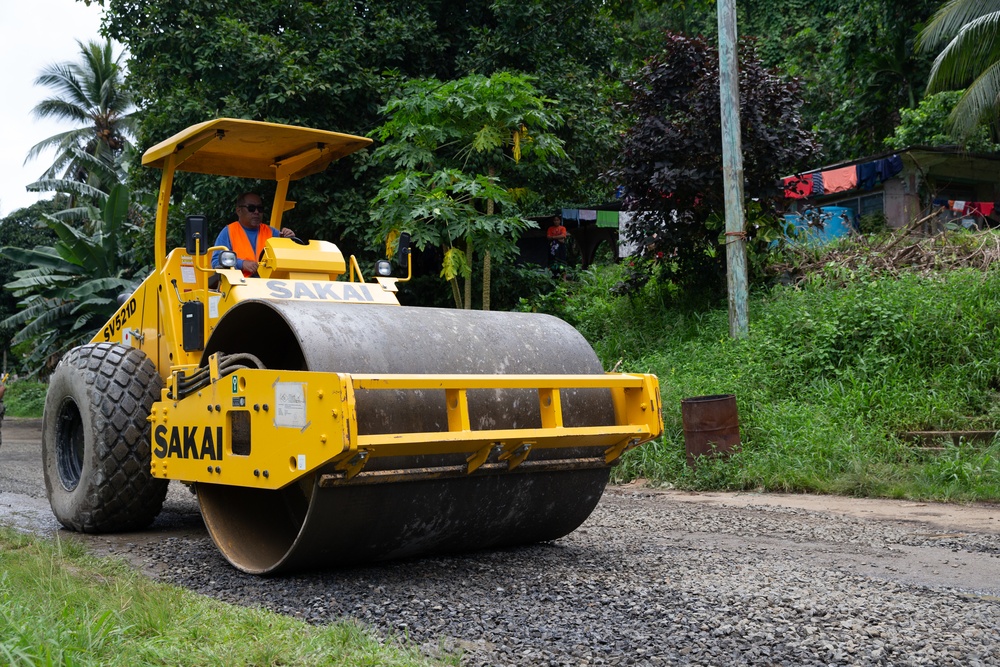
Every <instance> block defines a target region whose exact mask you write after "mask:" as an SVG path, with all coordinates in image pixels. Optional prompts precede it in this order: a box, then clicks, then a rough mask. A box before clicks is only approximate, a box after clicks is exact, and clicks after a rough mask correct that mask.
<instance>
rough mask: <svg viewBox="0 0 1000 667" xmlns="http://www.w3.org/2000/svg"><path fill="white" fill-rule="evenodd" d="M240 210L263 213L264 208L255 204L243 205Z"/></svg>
mask: <svg viewBox="0 0 1000 667" xmlns="http://www.w3.org/2000/svg"><path fill="white" fill-rule="evenodd" d="M242 208H245V209H246V210H247V211H249V212H250V213H263V212H264V207H263V206H258V205H257V204H244V205H243V207H242Z"/></svg>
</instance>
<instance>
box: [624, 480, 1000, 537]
mask: <svg viewBox="0 0 1000 667" xmlns="http://www.w3.org/2000/svg"><path fill="white" fill-rule="evenodd" d="M636 491H642V492H643V493H651V494H655V495H659V496H665V497H666V498H669V499H670V500H671V501H673V502H678V503H692V504H698V505H711V506H714V507H731V508H745V507H754V506H767V507H791V508H796V509H802V510H808V511H812V512H827V513H831V514H841V515H844V516H851V517H856V518H862V519H874V520H882V521H905V522H913V523H916V524H925V525H926V526H928V527H933V528H934V529H936V530H940V531H945V532H976V533H989V534H994V535H997V534H1000V504H991V503H969V504H958V503H937V502H914V501H912V500H892V499H887V498H851V497H847V496H818V495H807V494H793V493H753V492H723V491H704V492H696V491H677V490H667V489H658V488H655V487H650V486H649V485H648V484H647V483H646V482H645V481H644V480H639V481H636V482H632V483H630V484H623V485H621V486H617V487H612V488H610V489H609V491H608V493H634V492H636Z"/></svg>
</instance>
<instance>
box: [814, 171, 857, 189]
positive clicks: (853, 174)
mask: <svg viewBox="0 0 1000 667" xmlns="http://www.w3.org/2000/svg"><path fill="white" fill-rule="evenodd" d="M822 173H823V189H824V190H826V194H828V195H829V194H833V193H834V192H844V191H845V190H853V189H854V188H855V187H856V186H857V184H858V170H857V169H855V168H854V167H853V166H851V167H841V168H840V169H828V170H827V171H824V172H822Z"/></svg>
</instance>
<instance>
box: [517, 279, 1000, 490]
mask: <svg viewBox="0 0 1000 667" xmlns="http://www.w3.org/2000/svg"><path fill="white" fill-rule="evenodd" d="M831 270H834V271H835V270H836V267H834V268H833V269H831ZM625 271H627V269H626V268H623V267H599V268H595V269H593V270H591V271H588V272H584V273H582V274H580V276H579V282H578V283H576V285H574V287H573V290H572V292H570V291H569V290H566V291H565V292H564V293H562V294H560V295H559V296H558V298H557V299H549V300H548V301H547V302H543V301H539V302H538V303H540V304H541V305H542V306H543V307H542V308H539V309H542V310H544V309H545V308H544V306H546V305H549V304H552V303H556V304H558V309H557V310H556V312H555V314H558V315H561V316H563V317H564V318H566V319H568V320H569V321H570V322H572V323H573V324H574V325H575V326H577V328H578V329H579V330H580V331H581V332H582V333H583V334H584V335H585V336H587V338H588V340H590V341H591V343H592V344H593V346H594V349H595V350H596V351H597V353H598V356H599V357H601V360H602V362H603V363H604V365H605V367H606V368H612V367H614V366H616V365H617V366H618V367H619V368H620V369H621V370H626V371H635V372H652V373H656V374H657V376H658V377H659V379H660V390H661V394H662V397H663V404H664V419H665V422H666V424H665V425H666V435H665V436H664V437H663V438H662V440H661V441H659V442H656V443H650V444H647V445H645V446H643V447H641V448H639V449H638V450H635V451H633V452H630V453H629V454H627V455H626V457H625V459H624V461H623V464H622V465H621V466H619V467H618V468H617V469H616V471H615V475H616V478H617V479H618V480H620V481H623V480H627V479H631V478H635V477H645V478H648V479H650V480H653V481H655V482H658V483H661V484H669V485H673V486H677V487H680V488H690V489H731V490H738V489H756V490H769V491H789V492H797V491H809V492H817V493H837V494H846V495H856V496H884V497H906V498H914V499H938V500H988V501H997V500H1000V468H998V465H997V463H996V461H997V456H998V454H1000V445H998V444H997V443H996V442H994V443H993V444H991V445H980V446H977V447H974V446H971V445H963V446H962V447H957V448H955V447H949V448H947V449H946V450H945V452H944V454H941V455H936V456H928V455H926V454H923V453H921V452H920V451H919V450H917V449H916V448H914V447H913V446H912V445H911V444H909V443H907V442H904V441H903V440H902V439H901V438H900V437H899V434H901V433H903V432H905V431H911V430H998V429H1000V400H998V399H1000V346H998V345H997V340H998V339H1000V336H998V333H1000V271H985V272H984V271H980V270H974V269H960V270H955V271H949V272H945V273H938V274H930V275H917V274H914V273H909V274H906V273H904V274H901V275H899V276H888V277H878V276H871V275H869V276H861V275H855V276H853V280H852V281H851V282H847V283H845V282H844V280H843V275H841V274H842V272H836V275H835V276H834V277H832V278H831V279H830V280H825V279H824V276H823V275H822V274H818V275H816V276H814V278H813V279H812V280H810V281H809V282H807V283H806V284H804V285H801V286H798V287H776V288H773V289H770V290H767V291H762V292H760V293H757V294H754V295H752V296H751V300H750V304H749V313H750V335H749V336H748V337H747V338H746V339H744V340H732V339H730V337H729V328H728V315H727V310H726V305H725V304H724V303H720V304H716V305H715V306H714V307H710V308H704V306H702V308H701V309H692V308H690V307H684V306H678V305H676V303H675V301H674V297H675V295H674V294H673V293H672V292H671V291H670V289H669V288H665V287H663V286H662V285H659V284H658V283H657V279H656V276H655V275H654V276H653V277H652V278H651V279H650V280H649V281H648V282H647V283H646V284H645V285H643V286H642V288H641V289H640V290H638V291H636V292H635V293H634V294H633V295H632V296H615V295H614V294H613V290H612V289H611V288H612V287H613V286H614V285H616V284H618V283H619V282H620V281H621V279H622V275H623V273H624V272H625ZM834 278H835V279H834ZM526 309H527V308H526ZM727 393H733V394H736V397H737V404H738V408H739V416H740V424H741V439H742V444H743V446H742V450H741V451H740V452H739V453H737V454H736V455H734V456H732V457H731V458H730V459H728V460H724V461H711V462H705V463H704V464H702V465H699V466H698V467H697V468H696V469H691V468H689V467H688V466H687V465H686V464H685V452H684V437H683V429H682V421H681V411H680V402H681V399H683V398H687V397H692V396H702V395H711V394H727Z"/></svg>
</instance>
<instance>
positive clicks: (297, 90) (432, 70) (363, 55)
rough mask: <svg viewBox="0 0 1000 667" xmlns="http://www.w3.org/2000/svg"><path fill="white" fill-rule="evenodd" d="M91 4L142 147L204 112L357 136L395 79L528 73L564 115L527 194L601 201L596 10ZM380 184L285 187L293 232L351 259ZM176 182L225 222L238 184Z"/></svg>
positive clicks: (359, 179) (603, 101)
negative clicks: (558, 160)
mask: <svg viewBox="0 0 1000 667" xmlns="http://www.w3.org/2000/svg"><path fill="white" fill-rule="evenodd" d="M103 4H104V5H105V7H106V9H107V14H106V25H107V28H108V31H109V34H110V36H111V37H113V38H115V39H117V40H119V41H120V42H121V43H123V44H124V45H126V47H127V48H128V50H129V52H130V59H129V83H130V85H131V86H132V87H133V89H134V91H135V94H136V98H137V101H138V103H139V105H140V106H141V107H142V108H143V114H142V120H141V124H140V127H139V144H140V146H141V147H142V148H147V147H149V146H150V145H152V144H154V143H156V142H159V141H162V140H163V139H164V138H166V137H168V136H170V135H171V134H173V133H175V132H177V131H179V130H181V129H183V128H184V127H186V126H188V125H190V124H193V123H196V122H201V121H204V120H206V119H208V118H212V117H217V116H229V117H236V118H252V119H256V120H267V121H275V122H282V123H291V124H301V125H306V126H311V127H320V128H325V129H332V130H337V131H342V132H349V133H354V134H362V135H365V134H368V133H369V132H371V131H372V130H374V129H375V128H376V127H378V126H379V125H381V124H382V123H383V122H384V120H385V118H384V117H383V116H382V115H381V113H380V111H379V109H380V107H382V106H383V105H384V104H385V103H386V102H387V101H388V99H389V98H390V97H391V96H392V95H393V94H394V93H395V92H396V89H397V85H398V83H399V82H400V81H402V80H405V79H406V78H429V77H434V78H437V79H439V80H441V81H448V80H452V79H457V78H461V77H463V76H466V75H469V74H472V73H477V74H482V75H485V76H489V75H490V74H492V73H494V72H497V71H503V70H509V71H517V72H527V73H530V74H532V75H534V76H535V77H537V80H536V87H537V88H538V89H539V91H540V93H541V95H542V96H544V97H547V98H551V99H553V100H556V102H557V105H558V106H559V108H560V109H561V111H562V113H563V115H564V117H565V119H566V123H565V124H564V125H563V126H562V127H561V128H560V129H559V133H560V137H561V138H562V139H563V141H564V142H565V144H566V146H567V147H568V152H569V153H570V160H569V161H568V162H567V164H566V167H565V168H564V169H562V170H560V171H559V172H558V173H553V174H549V175H548V176H547V177H546V181H545V187H544V188H543V187H540V186H541V184H539V186H538V187H536V190H538V191H539V192H543V193H544V194H545V196H546V197H547V198H548V199H549V201H550V202H551V201H554V200H556V199H559V198H566V197H580V198H585V197H588V196H589V195H590V194H591V193H592V192H596V191H597V190H598V189H600V190H601V191H602V192H604V193H607V192H608V191H609V189H608V187H607V186H602V185H600V184H599V183H598V179H597V176H598V174H599V173H600V171H601V168H602V167H603V166H605V165H606V164H607V163H608V161H609V159H610V155H611V151H612V150H613V146H614V127H613V125H612V124H611V122H610V119H609V117H608V114H607V113H606V110H607V108H608V107H609V102H608V101H607V100H608V99H609V96H610V95H613V94H614V91H615V89H616V88H617V87H618V84H617V83H616V79H615V78H614V77H612V76H611V70H612V66H613V65H612V62H611V54H612V52H613V47H614V45H615V38H614V35H615V33H614V29H615V27H614V25H613V24H612V23H611V22H610V21H609V20H608V18H607V13H606V12H605V11H604V10H603V9H602V3H600V2H598V1H597V0H585V1H584V2H580V1H578V0H557V1H556V2H551V1H549V0H546V1H544V2H543V1H542V0H532V1H531V2H516V3H515V2H511V1H508V0H500V1H495V0H490V1H487V0H477V1H475V2H453V1H449V0H424V1H422V2H414V3H406V4H400V3H397V2H388V1H384V0H369V1H367V2H347V1H346V0H330V1H327V2H296V3H288V2H285V1H284V0H255V1H253V2H245V1H237V0H127V1H126V0H106V2H104V3H103ZM385 174H386V172H385V171H383V170H380V169H373V168H371V167H370V165H368V163H367V160H366V155H365V154H360V155H356V156H353V157H350V158H347V159H345V160H341V161H339V162H338V163H336V164H335V165H333V166H332V167H331V169H329V170H327V172H325V173H324V174H322V175H320V176H316V177H313V178H310V179H309V180H308V181H303V182H302V183H297V184H296V185H295V187H294V188H293V191H292V193H291V196H292V198H293V199H294V200H296V201H297V206H296V209H295V212H294V216H293V219H294V221H295V229H296V231H297V232H300V233H301V234H304V235H305V236H309V237H313V238H328V239H332V240H337V241H341V240H345V239H346V242H345V243H343V245H344V246H345V247H348V248H352V249H358V246H360V245H361V239H363V238H365V237H366V236H367V234H366V231H367V225H368V215H367V202H368V201H369V200H370V199H371V198H372V196H374V194H375V192H376V191H377V189H378V183H379V182H380V180H381V178H382V177H383V176H384V175H385ZM183 176H184V177H183V178H181V179H180V180H179V182H178V188H177V190H176V191H175V196H176V199H175V201H179V200H180V199H181V198H183V195H184V194H185V193H191V194H194V195H196V196H197V199H198V203H199V205H200V206H201V208H202V212H203V213H205V214H206V215H208V216H209V219H210V220H212V221H214V222H215V223H216V224H218V225H220V226H221V225H222V224H225V223H226V222H228V221H229V220H230V219H231V218H230V216H231V209H232V201H233V200H234V198H235V195H236V194H237V193H238V192H239V191H241V189H246V184H245V183H243V184H241V183H235V182H234V183H231V184H229V185H228V186H223V187H220V184H219V182H218V180H217V179H205V178H201V177H197V176H193V175H183ZM145 178H147V179H148V178H150V176H149V175H148V174H147V175H146V176H145ZM267 187H268V186H267V185H266V184H265V185H264V186H263V189H264V191H265V192H264V194H265V195H266V194H267ZM540 205H541V204H540Z"/></svg>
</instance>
